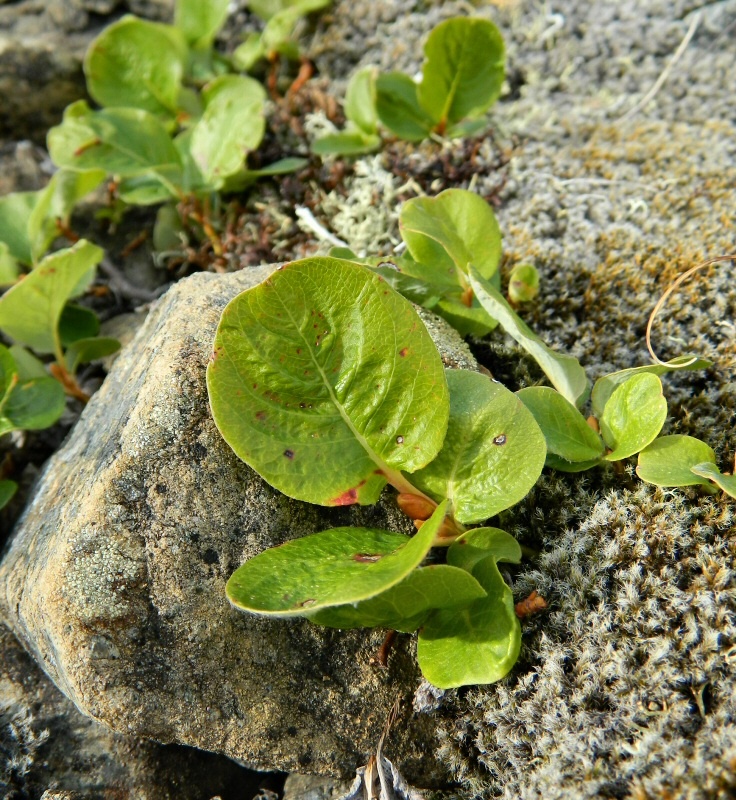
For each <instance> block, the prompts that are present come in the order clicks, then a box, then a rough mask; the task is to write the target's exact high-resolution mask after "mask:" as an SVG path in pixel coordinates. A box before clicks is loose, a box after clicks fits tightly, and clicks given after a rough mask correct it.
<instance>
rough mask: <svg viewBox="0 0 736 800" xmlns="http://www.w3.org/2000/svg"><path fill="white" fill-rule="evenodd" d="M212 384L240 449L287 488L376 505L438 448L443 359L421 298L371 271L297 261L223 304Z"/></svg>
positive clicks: (328, 501)
mask: <svg viewBox="0 0 736 800" xmlns="http://www.w3.org/2000/svg"><path fill="white" fill-rule="evenodd" d="M214 347H215V352H214V356H213V360H212V361H211V362H210V364H209V367H208V370H207V381H208V388H209V393H210V403H211V406H212V412H213V416H214V418H215V423H216V424H217V427H218V428H219V429H220V432H221V433H222V435H223V436H224V438H225V440H226V441H227V442H228V443H229V444H230V446H231V447H232V448H233V450H234V451H235V452H236V454H237V455H238V456H239V457H240V458H242V459H243V460H244V461H245V462H247V463H248V464H250V466H251V467H253V469H255V470H256V471H257V472H258V473H259V474H260V475H261V476H262V477H263V478H265V480H267V481H268V482H269V483H270V484H271V485H272V486H274V487H275V488H277V489H279V490H280V491H281V492H283V493H284V494H287V495H289V496H290V497H294V498H297V499H299V500H305V501H307V502H310V503H318V504H320V505H348V504H351V503H363V504H366V503H374V502H375V501H376V500H377V499H378V495H379V494H380V491H381V489H382V488H383V486H384V485H385V483H386V479H387V478H390V479H391V480H392V481H394V480H402V479H401V477H400V476H398V474H397V471H398V470H403V471H407V472H413V471H415V470H417V469H419V468H420V467H423V466H425V465H426V464H427V463H428V462H429V461H431V460H432V459H433V458H434V457H435V456H436V455H437V453H438V452H439V449H440V447H441V445H442V440H443V439H444V435H445V430H446V428H447V419H448V415H449V398H448V390H447V381H446V380H445V375H444V369H443V367H442V360H441V359H440V356H439V353H438V352H437V349H436V347H435V346H434V344H433V342H432V340H431V338H430V337H429V334H428V333H427V330H426V328H425V327H424V324H423V323H422V322H421V320H420V319H419V317H418V316H417V314H416V312H415V311H414V309H413V308H412V306H411V304H410V303H409V302H408V301H407V300H405V299H404V298H403V297H401V296H400V295H398V294H396V293H395V292H394V291H393V290H392V289H391V288H390V287H389V286H388V285H387V283H386V282H385V281H384V280H383V279H382V278H381V277H380V276H377V275H375V274H373V273H372V272H371V271H370V270H368V269H367V268H364V267H361V266H359V265H357V264H352V263H350V262H347V261H341V260H339V259H332V258H310V259H305V260H303V261H295V262H292V263H291V264H287V265H286V266H285V267H284V268H282V269H279V270H277V271H276V272H274V273H273V274H272V275H271V276H270V277H269V278H268V279H267V280H266V281H264V282H263V283H262V284H260V286H257V287H255V288H253V289H249V290H248V291H246V292H243V293H242V294H241V295H239V296H238V297H237V298H235V300H233V301H232V302H231V303H230V304H229V305H228V307H227V308H226V309H225V311H224V313H223V315H222V319H221V321H220V325H219V328H218V332H217V336H216V338H215V344H214Z"/></svg>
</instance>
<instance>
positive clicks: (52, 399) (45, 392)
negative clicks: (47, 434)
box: [0, 376, 66, 433]
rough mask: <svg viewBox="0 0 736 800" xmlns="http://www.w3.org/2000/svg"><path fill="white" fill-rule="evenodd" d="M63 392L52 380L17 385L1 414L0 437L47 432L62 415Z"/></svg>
mask: <svg viewBox="0 0 736 800" xmlns="http://www.w3.org/2000/svg"><path fill="white" fill-rule="evenodd" d="M65 405H66V397H65V396H64V389H63V388H62V386H61V384H60V383H59V381H57V380H56V379H55V378H51V377H48V376H45V377H43V378H31V380H28V381H23V382H22V383H18V384H16V386H15V387H14V389H13V390H12V391H11V392H10V394H9V395H8V397H7V398H6V399H5V402H4V403H3V406H2V411H1V412H0V433H7V432H8V431H13V430H19V431H34V430H41V429H43V428H49V427H51V425H53V424H54V423H55V422H56V421H57V420H58V419H59V417H60V416H61V415H62V413H63V411H64V407H65Z"/></svg>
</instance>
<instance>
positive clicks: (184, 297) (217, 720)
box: [0, 267, 474, 785]
mask: <svg viewBox="0 0 736 800" xmlns="http://www.w3.org/2000/svg"><path fill="white" fill-rule="evenodd" d="M271 269H272V268H269V267H261V268H257V269H251V270H247V271H243V272H239V273H236V274H232V275H227V276H214V275H205V274H200V275H196V276H194V277H191V278H189V279H187V280H185V281H183V282H180V283H179V284H177V285H176V286H175V287H174V288H173V289H172V290H171V291H170V292H169V293H168V294H167V295H166V296H165V297H164V298H163V299H162V300H161V301H160V303H159V304H158V305H157V307H156V308H155V310H154V311H152V312H151V314H150V316H149V318H148V320H147V321H146V323H145V325H144V327H143V328H142V330H141V331H140V333H139V334H138V336H137V337H136V339H135V340H134V342H133V343H132V344H131V345H130V346H129V347H128V348H127V349H126V351H125V352H124V353H123V354H122V355H121V356H120V358H119V359H118V361H117V362H116V364H115V365H114V367H113V369H112V371H111V373H110V375H109V376H108V378H107V380H106V381H105V383H104V385H103V388H102V389H101V390H100V392H99V393H98V394H97V395H95V397H94V398H93V399H92V401H91V402H90V404H89V406H88V407H87V409H86V410H85V412H84V414H83V415H82V418H81V420H80V422H79V423H78V425H77V427H76V428H75V429H74V431H73V433H72V435H71V436H70V438H69V441H68V442H67V444H66V446H65V447H64V448H63V449H62V450H61V451H60V452H58V453H57V455H56V456H54V458H53V459H52V460H51V462H50V464H49V467H48V469H47V470H46V472H45V475H44V477H43V479H42V480H41V482H40V485H39V487H38V490H37V493H36V496H35V499H34V500H33V502H32V503H31V505H30V507H29V508H28V509H27V511H26V513H25V515H24V517H23V518H22V519H21V521H20V522H19V524H18V527H17V530H16V532H15V536H14V538H13V540H12V542H11V545H10V548H9V551H8V553H7V554H6V556H5V559H4V561H3V563H2V565H1V567H0V586H2V587H3V590H4V591H3V593H2V595H0V609H1V611H2V614H3V615H4V616H5V617H6V619H7V620H8V623H9V625H10V626H11V628H12V629H13V630H14V631H15V633H16V635H17V636H18V637H19V638H20V639H21V641H22V642H23V643H24V645H25V646H26V647H27V649H28V650H29V651H30V652H31V653H33V655H34V656H35V658H36V659H37V661H38V662H39V663H40V664H41V665H42V666H43V668H44V669H45V670H46V672H47V673H48V674H49V675H50V676H51V678H52V679H53V681H54V682H55V683H56V685H57V686H58V687H59V688H61V689H62V691H63V692H64V693H65V694H66V695H67V696H68V697H69V698H71V700H72V701H73V702H74V703H75V704H76V705H77V707H78V708H80V709H81V710H82V711H84V712H85V713H86V714H89V715H90V716H92V717H94V718H96V719H98V720H101V721H103V722H104V723H105V724H106V725H108V726H110V727H111V728H113V729H114V730H116V731H120V732H124V733H128V734H134V735H136V736H145V737H150V738H154V739H157V740H159V741H162V742H179V743H183V744H188V745H194V746H196V747H199V748H202V749H204V750H211V751H216V752H219V753H223V754H225V755H227V756H230V757H231V758H235V759H237V760H239V761H240V762H242V763H245V764H247V765H248V766H251V767H254V768H257V769H266V770H268V769H281V770H297V769H298V770H300V771H302V772H310V773H318V774H326V775H332V776H335V777H343V778H351V777H353V776H354V774H355V769H356V767H357V766H360V765H361V764H364V763H365V761H366V758H367V756H368V754H369V753H370V752H371V751H372V750H373V749H374V748H375V745H376V742H377V740H378V737H379V735H380V732H381V729H382V726H383V724H384V720H385V717H386V715H387V713H388V711H389V709H390V708H391V706H392V705H393V702H394V699H395V698H396V696H397V695H405V696H407V697H408V698H410V696H411V694H412V692H413V691H414V688H415V686H416V685H417V683H418V672H417V668H416V666H415V663H414V657H413V654H412V643H411V640H410V639H409V638H408V637H402V640H401V641H400V642H399V644H398V646H397V647H396V649H395V651H394V652H393V654H392V656H391V658H390V661H389V666H388V669H387V670H383V669H381V668H380V667H377V666H375V665H374V663H372V662H373V656H374V655H375V653H376V651H377V649H378V647H379V646H380V644H381V640H382V636H383V634H382V633H381V632H380V631H373V632H362V631H359V632H338V631H334V630H326V629H322V628H318V627H315V626H312V625H310V624H309V623H306V622H304V621H283V620H268V619H260V618H256V617H252V616H246V615H244V614H242V613H240V612H238V611H236V610H234V609H233V608H231V607H230V606H229V604H228V602H227V600H226V598H225V594H224V586H225V582H226V580H227V578H228V577H229V575H230V574H231V573H232V572H233V570H234V569H235V568H236V567H237V566H239V565H240V564H241V563H242V562H243V561H244V560H245V559H246V558H248V557H250V556H253V555H255V554H256V553H258V552H260V551H261V550H263V549H265V548H266V547H269V546H272V545H275V544H279V543H280V542H283V541H284V540H286V539H290V538H293V537H296V536H301V535H304V534H306V533H309V532H313V531H317V530H321V529H323V528H327V527H332V526H335V525H344V524H365V525H371V526H376V527H386V528H389V529H393V530H402V529H403V530H408V526H410V525H411V523H410V522H409V521H408V520H407V519H406V518H404V517H403V516H402V515H401V514H400V512H398V510H397V509H396V508H394V506H393V505H392V503H391V502H383V503H381V504H379V505H378V506H376V507H373V508H354V507H348V508H343V509H322V508H318V507H316V506H311V505H308V504H305V503H298V502H295V501H292V500H290V499H288V498H286V497H285V496H283V495H281V494H279V493H278V492H276V491H275V490H273V489H271V488H270V487H269V486H267V485H266V484H264V483H263V481H262V480H261V479H260V478H259V477H258V476H257V475H255V473H253V472H252V471H251V470H250V469H249V468H248V467H247V466H246V465H245V464H243V463H242V462H240V461H239V460H238V459H237V458H236V457H235V456H234V455H233V453H232V452H231V451H230V449H229V447H228V446H227V445H226V444H225V442H224V440H223V439H222V438H221V436H220V434H219V432H218V431H217V429H216V428H215V426H214V423H213V421H212V419H211V416H210V412H209V406H208V402H207V392H206V387H205V367H206V364H207V360H208V357H209V355H210V352H211V347H212V340H213V337H214V332H215V328H216V325H217V322H218V320H219V316H220V313H221V311H222V309H223V308H224V306H225V304H226V303H227V302H228V301H229V300H230V299H232V297H234V296H235V295H236V294H237V293H238V292H239V291H241V290H243V289H245V288H247V287H249V286H252V285H254V284H256V283H258V282H260V281H261V280H263V279H264V278H265V277H266V276H267V275H268V274H269V272H270V271H271ZM427 319H428V322H429V323H430V324H429V327H430V329H431V331H432V332H433V335H434V336H435V337H436V338H437V339H438V340H442V339H443V337H444V340H445V344H443V345H441V348H442V350H443V353H444V355H445V360H446V363H448V364H451V365H458V364H462V365H464V366H471V367H472V366H473V364H474V361H473V359H472V356H470V354H469V352H468V351H467V349H466V348H465V346H464V345H463V344H462V342H461V341H460V340H459V339H458V338H457V336H456V335H455V334H454V333H453V332H452V331H451V329H449V328H448V327H447V326H445V324H444V323H442V322H441V321H437V320H434V321H432V320H431V319H430V318H429V317H427ZM448 342H449V343H450V344H448ZM407 523H408V525H407ZM405 708H406V709H408V710H405V713H404V715H403V717H402V720H401V722H400V724H399V725H397V726H396V727H395V729H394V730H395V733H394V734H393V735H392V737H391V740H390V742H389V743H387V745H386V751H387V752H388V753H390V756H391V759H392V760H393V761H394V763H396V764H397V765H399V766H400V768H401V769H402V771H403V773H404V774H405V776H406V777H407V779H409V780H412V781H414V782H416V783H418V784H419V785H431V784H436V783H438V782H440V781H442V779H443V772H442V770H441V769H440V768H438V766H437V764H436V762H435V760H434V758H433V756H432V750H433V741H434V740H433V728H432V724H431V721H430V719H429V718H428V717H427V716H426V715H412V713H411V710H410V708H411V703H410V702H409V703H405Z"/></svg>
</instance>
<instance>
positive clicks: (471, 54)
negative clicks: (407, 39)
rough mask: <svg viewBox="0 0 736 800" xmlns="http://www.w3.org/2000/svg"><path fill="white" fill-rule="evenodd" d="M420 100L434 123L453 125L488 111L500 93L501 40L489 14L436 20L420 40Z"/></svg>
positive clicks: (502, 67) (503, 57)
mask: <svg viewBox="0 0 736 800" xmlns="http://www.w3.org/2000/svg"><path fill="white" fill-rule="evenodd" d="M424 55H425V61H424V67H423V76H422V82H421V84H419V88H418V90H417V95H418V98H419V103H420V105H421V106H422V108H423V109H424V110H425V111H426V112H427V114H428V115H429V116H430V117H431V118H432V119H433V120H434V122H435V124H439V125H440V126H442V127H444V126H445V125H447V124H449V125H453V124H455V123H457V122H459V121H460V120H462V119H464V118H465V117H470V116H478V115H479V114H482V113H483V112H484V111H486V110H487V109H488V108H489V107H490V106H491V104H492V103H493V102H494V101H495V100H496V99H497V98H498V96H499V94H500V93H501V86H502V85H503V78H504V60H505V54H504V44H503V38H502V36H501V34H500V32H499V30H498V28H497V27H496V26H495V25H494V24H493V23H492V22H489V21H488V20H484V19H468V18H465V17H455V18H453V19H448V20H446V21H445V22H442V23H440V24H439V25H437V27H436V28H434V30H433V31H432V33H430V35H429V38H428V39H427V43H426V44H425V46H424Z"/></svg>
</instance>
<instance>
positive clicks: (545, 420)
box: [516, 386, 605, 462]
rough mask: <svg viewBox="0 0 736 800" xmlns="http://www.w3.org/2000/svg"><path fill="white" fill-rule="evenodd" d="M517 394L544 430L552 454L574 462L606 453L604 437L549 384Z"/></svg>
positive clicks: (591, 458)
mask: <svg viewBox="0 0 736 800" xmlns="http://www.w3.org/2000/svg"><path fill="white" fill-rule="evenodd" d="M516 394H517V396H518V397H519V399H520V400H521V402H522V403H524V405H525V406H526V407H527V408H528V409H529V411H531V412H532V414H533V415H534V419H536V421H537V423H538V424H539V427H540V428H541V429H542V432H543V433H544V438H545V439H546V441H547V451H548V454H550V453H551V454H553V455H556V456H559V457H560V458H562V459H564V460H565V461H571V462H581V461H593V460H597V459H599V458H600V457H601V456H602V455H603V451H604V450H605V446H604V444H603V440H602V439H601V437H600V436H599V435H598V434H597V433H596V432H595V431H594V430H593V429H592V428H591V427H590V426H589V425H588V423H587V422H586V421H585V417H583V415H582V414H581V413H580V412H579V411H578V410H577V408H575V406H574V405H573V404H572V403H571V402H570V401H569V400H566V399H565V398H564V397H563V396H562V395H561V394H560V393H559V392H556V391H555V390H554V389H550V388H549V387H548V386H530V387H529V388H527V389H521V390H519V391H518V392H517V393H516Z"/></svg>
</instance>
